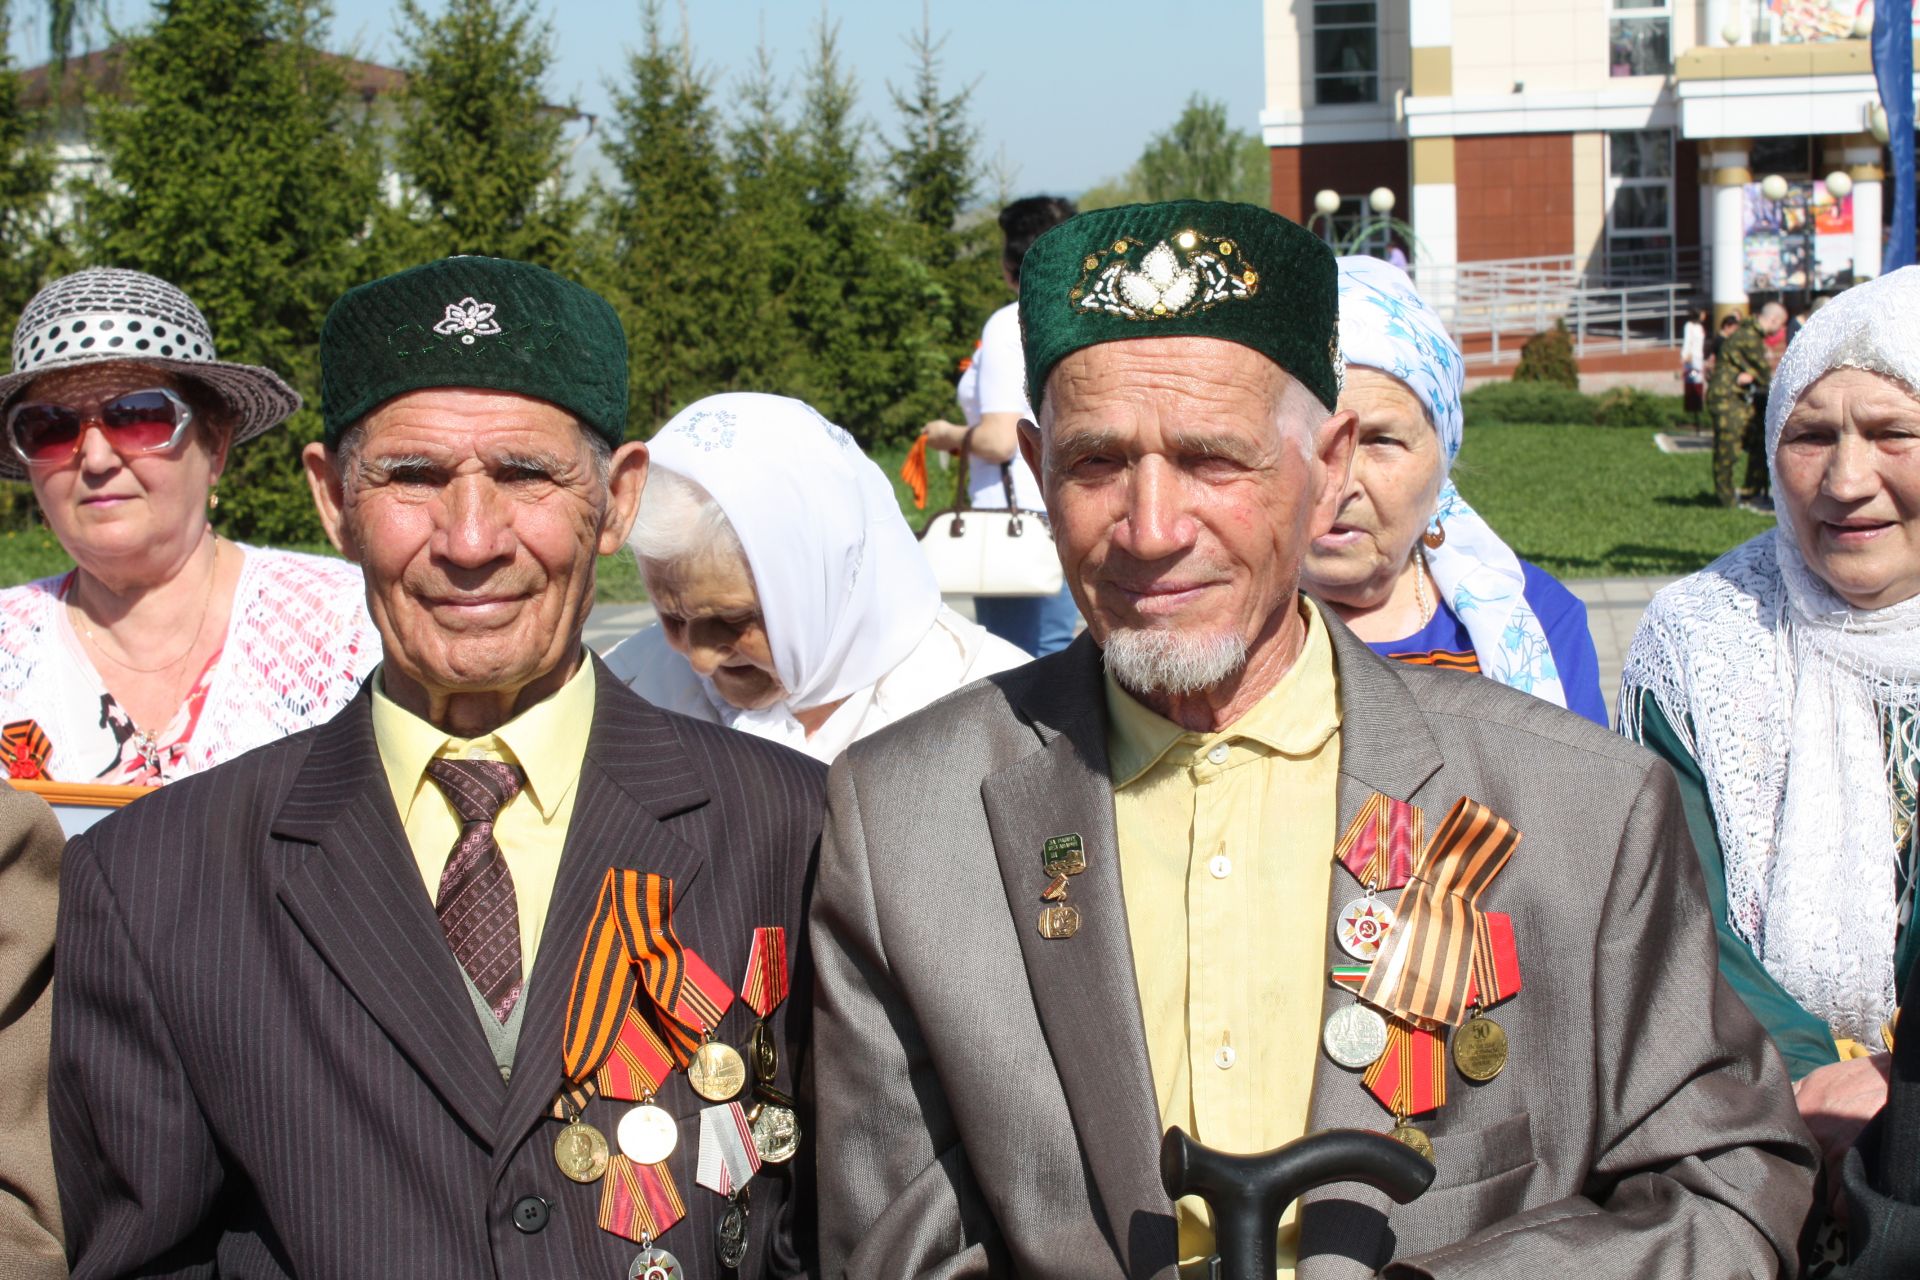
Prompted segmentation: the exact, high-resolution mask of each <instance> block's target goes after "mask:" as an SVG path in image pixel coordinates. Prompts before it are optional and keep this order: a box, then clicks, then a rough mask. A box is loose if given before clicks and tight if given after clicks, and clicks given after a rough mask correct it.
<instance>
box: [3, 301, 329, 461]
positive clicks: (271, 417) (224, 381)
mask: <svg viewBox="0 0 1920 1280" xmlns="http://www.w3.org/2000/svg"><path fill="white" fill-rule="evenodd" d="M116 360H125V361H130V362H134V363H138V364H142V365H149V366H152V367H154V368H158V369H164V370H167V371H168V372H171V373H177V374H181V375H183V376H186V377H191V378H193V379H196V380H197V381H199V382H201V383H203V384H205V385H206V386H207V387H208V388H210V389H211V390H212V391H213V392H214V393H215V394H217V395H218V396H219V397H220V400H221V402H222V404H223V405H224V406H225V408H226V410H227V412H228V413H229V414H230V415H231V418H232V422H231V427H232V431H233V443H234V444H238V443H240V442H241V441H242V440H248V439H251V438H252V437H254V436H257V435H259V434H260V433H261V432H263V431H266V430H269V429H270V428H272V427H275V426H278V425H279V424H280V423H282V422H284V421H286V420H287V418H288V417H289V416H291V415H292V414H293V412H294V410H296V409H298V408H299V407H300V393H299V392H297V391H295V390H294V389H293V388H292V387H290V386H288V385H287V384H286V383H285V382H284V381H282V380H281V378H280V375H278V374H276V373H274V372H273V371H272V370H271V369H263V368H260V367H259V366H257V365H249V364H229V363H227V362H225V361H222V360H220V359H219V358H217V356H216V355H215V353H214V347H213V333H212V331H211V330H210V329H209V328H208V327H207V321H206V317H205V316H203V315H201V314H200V309H199V308H198V307H196V306H194V305H193V300H192V299H191V298H189V297H187V295H186V294H184V293H182V292H181V291H180V290H179V289H177V288H175V287H174V286H173V285H170V284H168V283H167V282H166V281H165V280H162V279H160V278H159V277H157V276H150V275H147V274H146V273H145V272H141V271H127V270H123V269H120V268H117V267H96V268H93V269H91V270H88V271H78V272H75V273H74V274H73V275H70V276H62V277H61V278H60V279H58V280H55V281H54V282H53V283H52V284H50V285H48V286H47V287H46V288H44V289H42V290H41V291H40V292H39V293H37V294H35V295H34V296H33V300H32V301H31V302H29V303H27V307H26V310H24V311H22V312H21V313H20V322H19V324H17V325H15V326H14V330H13V372H11V373H9V374H7V375H5V376H4V377H0V405H4V404H6V403H7V402H8V401H10V400H12V399H13V397H14V395H15V394H16V393H17V392H18V391H19V390H20V388H22V387H24V386H25V385H26V384H27V383H29V382H31V381H33V380H34V379H35V378H37V377H39V376H40V375H41V374H43V373H50V372H52V371H53V370H55V369H70V368H74V367H76V366H80V365H89V364H105V363H108V362H110V361H116ZM25 474H26V473H25V469H24V468H23V467H22V466H21V465H20V461H19V459H18V458H15V457H12V456H10V455H9V453H8V452H7V451H5V450H0V475H6V476H10V477H13V478H16V479H17V478H19V477H21V476H24V475H25Z"/></svg>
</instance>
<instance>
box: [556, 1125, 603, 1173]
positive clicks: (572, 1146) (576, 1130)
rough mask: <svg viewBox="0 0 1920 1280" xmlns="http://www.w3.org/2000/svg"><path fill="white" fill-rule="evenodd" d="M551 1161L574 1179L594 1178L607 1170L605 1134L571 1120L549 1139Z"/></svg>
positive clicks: (590, 1126)
mask: <svg viewBox="0 0 1920 1280" xmlns="http://www.w3.org/2000/svg"><path fill="white" fill-rule="evenodd" d="M553 1162H554V1163H555V1164H557V1165H559V1166H560V1172H561V1173H563V1174H565V1175H566V1176H567V1178H568V1179H570V1180H571V1181H574V1182H598V1181H600V1179H601V1178H602V1177H604V1176H605V1174H606V1172H607V1135H606V1134H604V1133H601V1132H600V1131H599V1130H598V1129H596V1128H594V1127H593V1126H592V1125H590V1124H587V1123H586V1122H585V1121H582V1120H575V1121H574V1122H573V1123H572V1124H570V1125H568V1126H567V1127H566V1128H564V1129H562V1130H561V1131H560V1136H559V1137H558V1138H555V1139H554V1140H553Z"/></svg>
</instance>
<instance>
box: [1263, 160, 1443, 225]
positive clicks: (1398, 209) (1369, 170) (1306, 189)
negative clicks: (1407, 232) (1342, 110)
mask: <svg viewBox="0 0 1920 1280" xmlns="http://www.w3.org/2000/svg"><path fill="white" fill-rule="evenodd" d="M1267 154H1268V156H1269V158H1270V162H1271V169H1272V173H1273V208H1274V212H1276V213H1281V214H1285V215H1286V216H1287V217H1289V218H1292V219H1293V220H1294V221H1295V222H1305V221H1306V220H1307V219H1308V218H1311V217H1312V216H1313V196H1314V193H1315V192H1317V191H1320V190H1323V189H1324V188H1327V187H1331V188H1333V189H1334V190H1335V191H1338V192H1340V193H1341V194H1342V195H1349V196H1353V195H1365V194H1366V193H1367V192H1369V191H1372V190H1373V189H1374V188H1375V187H1386V188H1387V189H1388V190H1390V191H1392V192H1393V194H1394V195H1395V196H1396V197H1397V198H1398V203H1397V204H1395V205H1394V209H1393V212H1394V214H1395V216H1397V217H1401V218H1405V217H1408V216H1409V215H1410V214H1411V212H1412V210H1411V207H1410V202H1409V201H1408V199H1407V144H1406V143H1405V142H1397V141H1390V142H1325V143H1316V144H1314V145H1313V146H1307V147H1271V148H1269V149H1268V152H1267Z"/></svg>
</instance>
